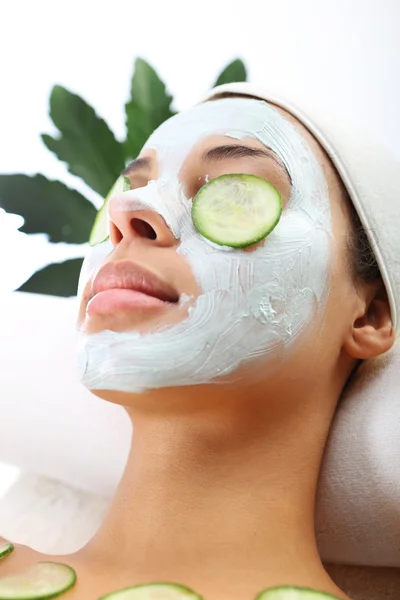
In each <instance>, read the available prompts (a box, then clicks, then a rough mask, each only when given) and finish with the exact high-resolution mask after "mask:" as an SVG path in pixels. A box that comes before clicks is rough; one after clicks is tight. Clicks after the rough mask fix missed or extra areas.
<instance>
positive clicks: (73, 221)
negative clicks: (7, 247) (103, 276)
mask: <svg viewBox="0 0 400 600" xmlns="http://www.w3.org/2000/svg"><path fill="white" fill-rule="evenodd" d="M0 207H2V208H4V210H6V211H7V212H10V213H16V214H18V215H21V216H22V217H23V218H24V219H25V223H24V225H23V226H22V227H21V229H20V230H21V231H23V232H25V233H47V234H49V236H50V238H49V241H50V242H69V243H70V244H83V243H85V242H87V241H88V239H89V234H90V231H91V228H92V225H93V222H94V219H95V216H96V209H95V207H94V206H93V204H92V203H91V202H89V200H87V199H86V198H85V197H84V196H82V195H81V194H80V193H79V192H77V191H76V190H72V189H70V188H68V187H67V186H66V185H64V184H63V183H61V182H60V181H51V180H49V179H46V177H44V176H43V175H34V176H33V177H30V176H28V175H19V174H16V175H0Z"/></svg>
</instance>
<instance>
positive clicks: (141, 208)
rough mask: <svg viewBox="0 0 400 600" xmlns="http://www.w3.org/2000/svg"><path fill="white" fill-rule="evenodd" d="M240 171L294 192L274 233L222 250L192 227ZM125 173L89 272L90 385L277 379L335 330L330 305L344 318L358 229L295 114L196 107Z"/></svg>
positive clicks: (83, 369)
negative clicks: (299, 353) (197, 199)
mask: <svg viewBox="0 0 400 600" xmlns="http://www.w3.org/2000/svg"><path fill="white" fill-rule="evenodd" d="M230 173H232V174H233V173H248V174H253V175H257V176H258V177H261V178H264V179H266V180H267V181H269V182H270V183H272V184H273V185H274V186H275V188H276V189H277V190H278V191H279V192H280V195H281V197H282V203H283V212H282V215H281V218H280V221H279V222H278V224H277V226H276V227H275V229H274V230H273V231H272V232H271V233H270V234H269V235H268V236H267V237H266V238H265V239H264V240H263V241H261V242H259V243H258V244H255V245H253V246H250V247H248V248H245V249H233V248H229V247H221V246H218V245H217V244H212V243H211V242H209V241H208V240H207V239H205V238H204V237H203V236H202V235H201V234H200V233H199V232H198V231H197V230H196V228H195V227H194V225H193V222H192V219H191V203H192V199H193V197H194V196H195V195H196V193H197V192H198V190H199V189H200V188H201V187H202V186H203V185H204V184H205V183H206V182H207V181H209V180H211V179H214V178H216V177H218V176H220V175H223V174H230ZM125 174H126V176H127V177H128V178H129V180H130V184H131V185H130V187H131V189H130V190H129V191H127V192H124V193H121V194H119V195H116V196H114V197H112V198H111V199H110V202H109V224H110V239H109V240H108V241H106V242H103V243H102V244H100V245H99V246H97V247H95V248H94V249H92V250H90V252H89V254H88V256H87V257H86V259H85V262H84V265H83V268H82V273H81V279H80V286H79V294H80V296H81V304H80V313H79V323H78V324H79V330H80V346H79V368H80V373H81V378H82V382H83V383H84V385H86V386H87V387H88V388H89V389H92V390H117V391H123V392H132V393H141V392H143V391H145V390H148V389H154V388H162V387H170V386H188V385H195V384H207V383H210V382H212V381H220V380H221V378H222V380H223V381H234V380H235V379H237V380H240V379H243V378H254V377H257V374H258V375H261V374H262V376H263V377H265V376H266V374H267V373H268V372H271V373H272V371H273V369H274V368H275V369H276V368H277V366H278V365H279V366H281V365H282V364H283V362H284V361H285V360H287V359H288V358H289V357H290V356H293V352H294V351H295V348H296V349H297V348H301V342H302V341H305V339H306V337H307V338H308V339H309V338H310V335H311V336H312V335H314V336H315V338H317V334H316V332H318V333H320V332H321V327H322V325H324V326H326V327H328V328H329V327H330V326H332V325H333V321H332V324H331V325H329V322H327V323H326V319H327V312H328V309H329V304H331V305H332V303H335V304H334V305H335V306H336V313H337V312H338V311H339V307H338V305H337V302H338V299H339V298H340V297H343V294H345V295H348V294H349V293H350V276H349V275H348V274H347V269H346V266H345V265H346V261H345V245H344V243H342V241H343V240H344V236H345V235H346V233H347V230H348V227H349V224H348V222H347V219H346V216H345V214H344V213H343V211H342V210H341V203H340V194H341V190H340V186H339V183H338V179H337V176H336V174H335V173H334V171H333V169H332V168H331V166H330V163H329V160H328V159H327V157H326V155H325V154H324V152H323V150H322V148H321V147H320V146H319V144H318V143H317V142H316V141H315V139H314V138H313V137H312V136H311V134H310V133H309V132H308V131H307V130H306V129H305V128H304V127H303V126H302V125H301V124H299V123H298V122H297V121H296V119H295V118H294V117H292V116H291V115H289V114H288V113H286V111H284V110H282V109H277V108H275V107H273V106H272V105H270V104H267V103H266V102H262V101H258V100H253V99H237V98H235V99H224V100H218V101H215V102H208V103H205V104H202V105H200V106H196V107H195V108H193V109H190V110H188V111H185V112H183V113H180V114H178V115H176V116H175V117H172V118H171V119H169V121H167V122H165V123H163V124H162V125H161V126H160V127H159V128H158V129H157V130H156V131H155V132H154V133H153V135H152V136H151V137H150V138H149V140H148V141H147V143H146V144H145V146H144V148H143V150H142V152H141V154H140V156H139V159H138V160H136V161H134V162H133V163H132V164H131V165H130V166H129V167H128V169H127V170H126V173H125ZM338 286H339V288H338ZM132 288H136V289H140V290H141V291H142V292H143V291H144V292H145V294H139V293H134V292H133V291H132ZM128 290H129V291H128ZM341 314H342V319H343V312H341ZM331 318H332V319H335V316H334V315H333V316H332V317H331ZM336 320H337V314H336ZM339 330H340V327H339ZM336 331H337V323H336ZM312 332H314V333H312ZM315 341H316V339H315Z"/></svg>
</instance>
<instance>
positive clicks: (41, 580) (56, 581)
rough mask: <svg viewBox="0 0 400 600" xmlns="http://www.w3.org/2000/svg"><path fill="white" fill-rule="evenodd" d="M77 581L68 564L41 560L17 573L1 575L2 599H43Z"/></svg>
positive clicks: (60, 591)
mask: <svg viewBox="0 0 400 600" xmlns="http://www.w3.org/2000/svg"><path fill="white" fill-rule="evenodd" d="M75 582H76V573H75V571H74V570H73V569H72V568H71V567H68V565H64V564H62V563H56V562H39V563H37V564H36V565H34V566H33V567H29V568H28V569H25V570H24V571H21V572H20V573H17V574H16V575H7V576H6V577H0V600H43V599H47V598H54V597H55V596H59V595H60V594H63V593H64V592H66V591H67V590H69V589H70V588H72V586H73V585H75Z"/></svg>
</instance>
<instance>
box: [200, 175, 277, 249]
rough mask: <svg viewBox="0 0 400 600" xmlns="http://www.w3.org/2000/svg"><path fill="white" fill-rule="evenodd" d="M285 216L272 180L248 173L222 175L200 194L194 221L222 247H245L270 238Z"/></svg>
mask: <svg viewBox="0 0 400 600" xmlns="http://www.w3.org/2000/svg"><path fill="white" fill-rule="evenodd" d="M281 214H282V198H281V195H280V193H279V192H278V190H277V189H276V188H275V187H274V186H273V185H272V184H271V183H269V181H266V180H265V179H262V178H261V177H257V176H256V175H248V174H245V173H238V174H231V175H221V176H220V177H216V178H215V179H212V180H211V181H209V182H208V183H206V184H205V185H203V187H201V188H200V190H199V191H198V192H197V194H196V196H195V197H194V199H193V203H192V219H193V223H194V226H195V227H196V229H197V230H198V231H199V232H200V233H201V235H202V236H203V237H205V238H207V239H208V240H210V241H211V242H214V243H216V244H219V245H220V246H230V247H232V248H245V247H246V246H251V245H252V244H256V243H257V242H260V241H261V240H262V239H264V238H265V237H267V235H269V234H270V233H271V231H272V230H273V229H274V228H275V227H276V225H277V224H278V221H279V219H280V218H281Z"/></svg>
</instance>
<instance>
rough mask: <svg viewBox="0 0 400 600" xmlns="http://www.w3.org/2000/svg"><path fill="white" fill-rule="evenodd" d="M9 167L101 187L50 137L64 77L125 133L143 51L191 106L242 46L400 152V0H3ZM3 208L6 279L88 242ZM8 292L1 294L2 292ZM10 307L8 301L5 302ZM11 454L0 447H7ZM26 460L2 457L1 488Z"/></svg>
mask: <svg viewBox="0 0 400 600" xmlns="http://www.w3.org/2000/svg"><path fill="white" fill-rule="evenodd" d="M0 24H1V30H0V57H1V59H0V74H1V77H0V108H1V110H0V173H13V172H23V173H27V174H34V173H36V172H40V173H43V174H45V175H47V176H48V177H49V178H54V179H60V180H62V181H64V182H65V183H67V184H68V185H70V186H71V187H76V188H77V189H79V190H80V191H81V192H83V193H85V194H86V195H87V196H88V197H89V198H90V199H92V200H93V201H94V202H95V203H96V204H97V205H98V202H99V200H100V199H99V198H97V197H96V195H95V194H94V193H93V192H90V191H89V190H88V189H87V188H86V186H85V185H84V184H83V183H82V182H81V181H80V180H79V179H78V178H76V177H74V176H72V175H70V174H68V173H67V170H66V168H65V167H64V166H63V165H62V164H61V163H57V160H56V159H55V157H54V156H53V155H52V154H51V153H50V152H49V151H48V150H47V149H46V148H45V147H44V145H43V144H42V142H41V140H40V133H44V132H47V133H54V128H53V127H52V123H51V121H50V119H49V117H48V115H47V110H48V98H49V94H50V91H51V88H52V86H53V85H54V84H56V83H58V84H61V85H63V86H65V87H67V88H68V89H70V90H71V91H73V92H76V93H78V94H80V95H81V96H83V98H85V100H86V101H88V102H89V103H90V104H91V105H92V106H93V107H94V108H95V109H96V111H97V112H98V114H99V115H101V116H102V117H103V118H105V120H106V121H107V122H108V124H109V125H110V127H111V128H112V129H113V130H114V132H115V134H116V136H117V137H118V138H119V139H123V137H124V103H125V102H126V101H127V99H128V95H129V88H130V78H131V75H132V70H133V63H134V59H135V58H136V57H138V56H140V57H142V58H145V59H146V60H148V61H149V62H150V63H151V64H152V65H153V66H154V67H155V69H156V70H157V71H158V73H159V74H160V76H161V77H162V78H163V80H164V81H165V82H166V83H167V86H168V88H169V91H170V92H171V93H172V94H173V95H174V97H175V108H176V109H182V108H186V107H188V106H190V105H191V104H192V103H194V102H195V101H197V100H198V99H199V97H200V96H201V95H202V94H203V93H204V91H206V90H207V89H208V88H209V87H210V86H211V85H212V84H213V83H214V80H215V78H216V76H217V75H218V74H219V72H220V71H221V70H222V68H223V67H225V66H226V64H227V63H228V62H229V61H231V60H232V59H234V58H237V57H240V58H242V59H243V60H244V61H245V64H246V66H247V68H248V75H249V79H250V80H251V81H252V82H254V83H258V84H262V85H264V86H268V84H269V83H271V84H273V85H274V87H275V86H276V84H277V83H279V84H280V85H281V86H282V89H284V90H288V91H290V89H296V88H297V87H299V88H302V89H306V90H308V91H309V93H310V94H318V95H319V97H321V99H327V100H329V102H333V103H339V104H341V105H344V106H346V107H347V108H349V107H350V108H351V109H352V110H354V114H356V115H357V118H358V119H361V120H365V121H367V122H368V124H369V126H370V127H371V128H373V129H374V130H375V132H376V133H378V134H379V135H380V136H381V137H383V138H384V139H385V141H386V143H387V144H388V145H390V146H391V147H392V148H393V150H394V151H395V152H396V153H397V154H398V155H399V157H400V117H399V114H398V113H399V110H400V108H399V107H400V90H399V84H398V79H399V74H400V42H399V31H400V2H399V0H379V1H378V0H374V1H371V0H278V1H277V0H274V1H270V0H263V1H257V0H241V1H235V0H230V1H223V0H212V1H210V0H202V1H200V2H190V1H188V0H186V1H179V0H170V1H169V2H166V1H165V0H159V1H155V0H152V1H148V0H141V1H133V0H131V1H127V0H112V1H111V2H109V1H105V2H99V1H97V2H91V1H88V0H86V1H85V0H68V2H54V0H49V1H44V0H36V1H35V2H32V1H31V0H26V1H18V0H13V1H12V2H5V1H4V0H3V2H1V3H0ZM20 224H21V220H20V219H16V218H11V217H7V218H5V216H4V214H2V215H1V214H0V260H1V269H0V273H1V277H0V292H1V290H11V289H16V288H17V287H19V285H21V284H22V283H23V282H24V281H25V280H26V279H28V278H29V276H30V275H31V274H32V273H33V272H34V271H35V270H36V269H38V268H41V267H43V266H45V265H46V264H48V263H49V262H52V261H53V260H63V259H64V258H65V257H66V256H82V255H83V253H84V248H83V247H82V246H80V247H70V248H69V249H66V248H65V247H64V245H63V244H58V245H51V246H50V245H49V244H48V243H47V241H46V238H45V236H43V235H41V234H39V235H35V236H30V237H29V238H28V237H27V236H26V235H24V234H22V233H19V232H17V230H16V227H17V226H19V225H20ZM0 300H1V297H0ZM0 308H1V305H0ZM0 458H1V457H0ZM16 473H17V471H15V470H13V469H11V468H9V467H7V466H6V465H1V464H0V495H1V494H2V490H4V489H6V487H7V486H8V485H9V484H10V481H11V480H10V479H9V477H15V475H16Z"/></svg>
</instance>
